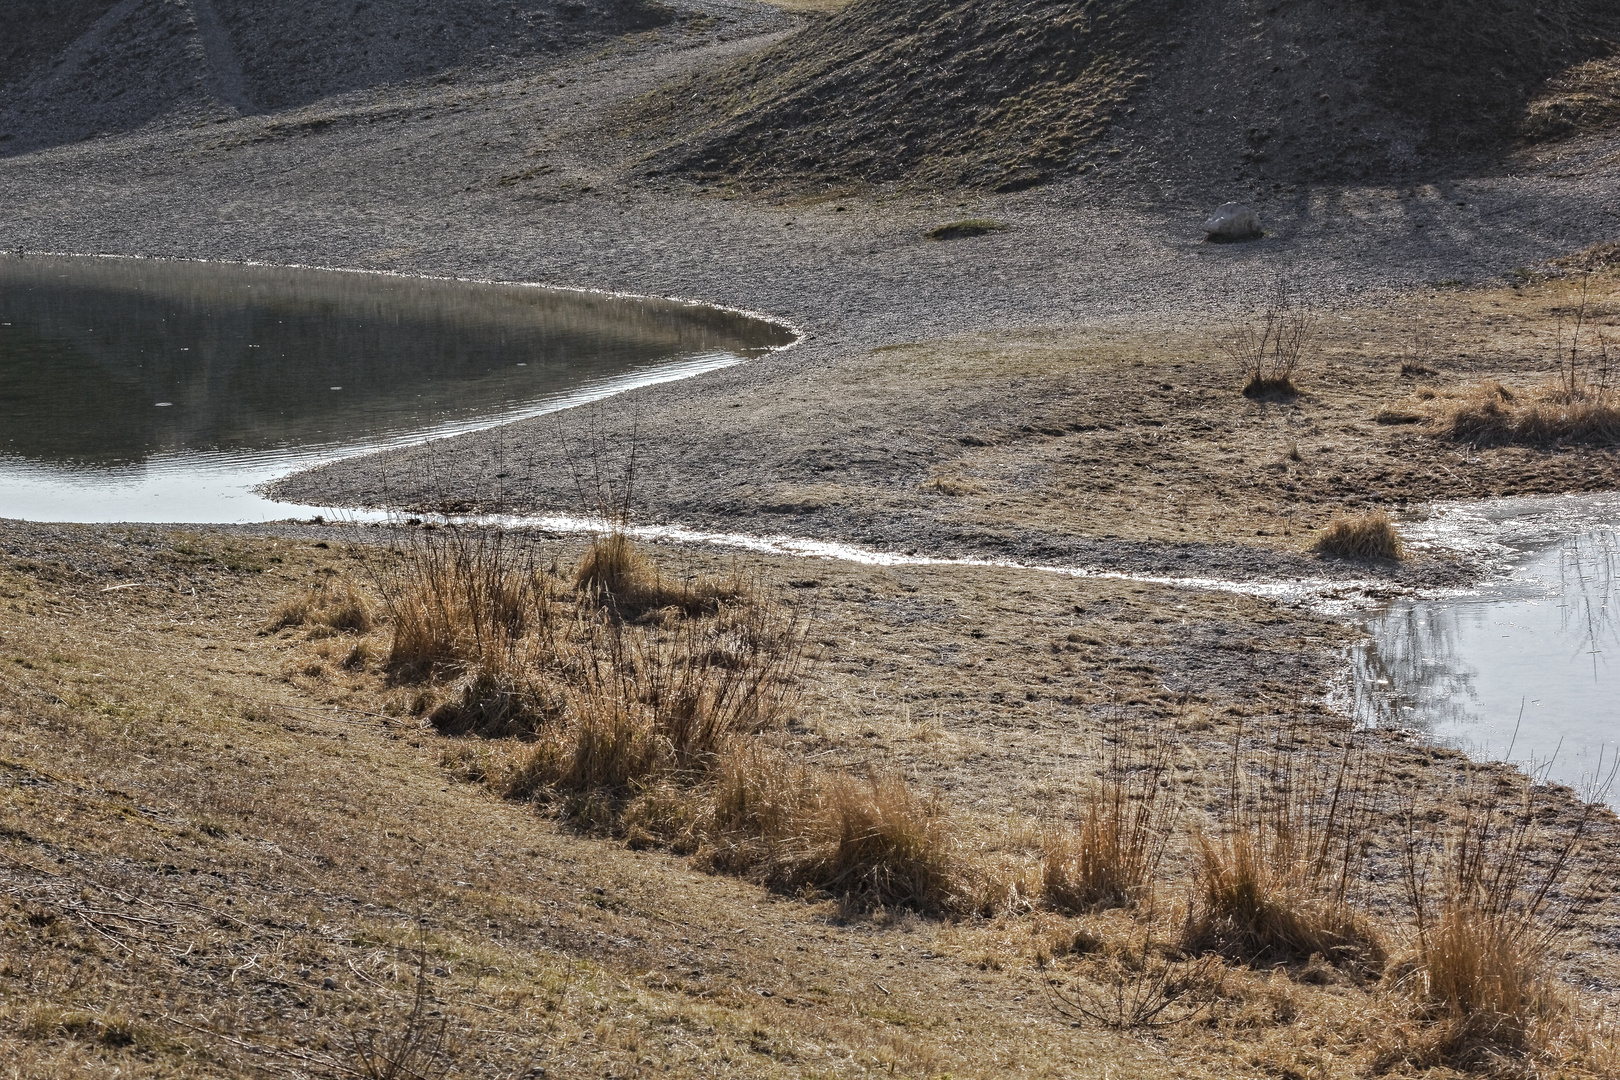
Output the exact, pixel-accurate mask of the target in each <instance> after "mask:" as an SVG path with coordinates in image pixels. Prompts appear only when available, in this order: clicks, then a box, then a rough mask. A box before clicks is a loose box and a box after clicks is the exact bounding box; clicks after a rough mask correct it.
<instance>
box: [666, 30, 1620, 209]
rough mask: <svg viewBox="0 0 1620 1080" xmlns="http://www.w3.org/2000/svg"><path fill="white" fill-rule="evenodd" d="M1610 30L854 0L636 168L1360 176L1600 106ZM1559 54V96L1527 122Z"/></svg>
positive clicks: (733, 85) (840, 180)
mask: <svg viewBox="0 0 1620 1080" xmlns="http://www.w3.org/2000/svg"><path fill="white" fill-rule="evenodd" d="M1617 41H1620V10H1617V9H1616V8H1615V5H1613V4H1612V3H1609V2H1607V0H1550V2H1535V0H1449V2H1448V0H1441V2H1438V3H1437V2H1433V0H1283V2H1281V3H1278V2H1276V0H955V2H947V3H939V2H937V0H856V2H855V3H854V4H852V5H851V6H850V7H849V8H847V9H845V10H844V11H842V12H840V13H839V14H837V15H834V16H831V17H829V18H826V19H824V20H821V21H819V22H817V23H815V24H813V25H812V26H810V27H809V28H807V29H806V30H804V31H803V32H801V33H799V34H797V35H795V36H793V37H791V38H789V39H787V40H786V41H783V42H780V43H778V44H777V45H775V46H773V47H772V48H770V49H768V50H766V51H765V52H762V53H760V54H757V55H756V56H754V57H752V58H750V59H748V60H747V61H744V62H742V63H740V64H738V65H736V66H734V67H732V68H731V69H729V70H727V71H724V72H722V73H720V74H719V75H718V76H716V75H714V74H705V75H702V76H697V77H694V78H692V79H690V80H688V81H686V82H683V83H680V84H677V85H675V86H672V87H669V88H666V89H665V90H663V91H661V92H660V93H658V94H656V95H654V96H652V97H651V98H649V99H646V100H645V101H643V102H642V103H641V105H640V111H639V114H638V117H637V119H638V121H639V122H640V123H642V124H643V125H645V126H646V127H647V128H648V129H649V130H650V131H652V132H654V133H656V134H657V136H658V137H660V138H661V139H662V141H663V146H662V148H661V149H659V150H658V151H656V152H655V153H654V154H653V155H652V156H651V158H650V160H649V163H648V165H647V166H646V168H647V169H648V171H650V172H665V171H668V172H678V173H684V174H687V175H690V176H692V177H694V178H696V179H698V180H699V181H701V182H709V183H728V184H735V185H738V186H741V187H743V188H745V189H754V190H759V189H771V188H779V187H788V188H794V187H798V188H802V187H804V186H807V185H835V186H836V185H844V184H850V183H885V182H893V181H902V182H907V183H913V184H922V185H934V184H941V183H943V184H967V185H974V186H986V187H994V188H998V189H1003V190H1006V189H1013V188H1018V187H1024V186H1028V185H1030V184H1033V183H1038V182H1040V181H1042V180H1045V179H1048V178H1050V177H1052V176H1054V175H1057V174H1060V173H1064V172H1082V171H1086V170H1088V169H1093V168H1102V169H1106V170H1109V171H1122V170H1123V171H1127V172H1129V173H1131V174H1133V175H1137V176H1141V177H1144V178H1148V179H1165V180H1172V181H1174V180H1180V179H1191V180H1198V179H1204V180H1207V179H1212V178H1228V177H1233V176H1239V177H1244V178H1247V179H1249V180H1251V181H1257V182H1265V181H1274V182H1279V183H1294V182H1300V181H1335V180H1350V181H1358V180H1365V179H1371V178H1376V177H1387V176H1409V175H1419V174H1424V173H1434V172H1436V171H1444V170H1446V169H1450V168H1455V167H1457V166H1459V165H1466V166H1467V167H1469V168H1473V167H1477V166H1478V165H1479V164H1480V163H1481V161H1482V160H1485V159H1488V158H1490V157H1491V156H1493V155H1499V154H1501V153H1502V152H1503V151H1505V150H1507V149H1509V148H1511V147H1512V146H1513V145H1514V144H1515V143H1516V141H1518V140H1519V139H1521V138H1522V137H1524V136H1525V135H1526V134H1527V133H1533V134H1536V135H1539V136H1544V137H1545V136H1558V135H1563V134H1568V133H1570V132H1571V131H1573V130H1576V129H1578V128H1579V127H1580V126H1581V125H1582V124H1583V123H1587V122H1603V119H1604V116H1605V115H1607V114H1605V113H1604V111H1603V109H1601V108H1597V107H1594V106H1593V105H1592V102H1591V98H1592V92H1591V88H1590V86H1589V85H1588V84H1589V83H1590V82H1591V81H1592V77H1591V73H1592V72H1593V71H1596V73H1597V77H1598V81H1599V82H1600V83H1602V85H1603V86H1612V82H1604V72H1608V71H1609V70H1610V69H1609V68H1606V67H1604V66H1603V65H1602V63H1601V61H1600V59H1599V58H1602V57H1605V56H1607V55H1609V54H1610V53H1612V52H1613V51H1614V48H1615V43H1616V42H1617ZM1595 60H1597V61H1599V62H1598V65H1597V67H1596V68H1595V69H1594V68H1592V67H1591V62H1593V61H1595ZM1583 64H1586V65H1588V66H1587V67H1586V68H1582V67H1581V65H1583ZM1572 71H1585V72H1587V73H1588V74H1587V77H1586V78H1585V80H1584V82H1583V81H1580V80H1577V82H1578V83H1579V86H1578V87H1577V89H1576V90H1575V91H1573V92H1572V93H1574V94H1576V95H1577V97H1579V95H1581V94H1585V97H1580V98H1579V100H1578V101H1576V103H1575V107H1574V109H1573V112H1572V111H1571V109H1570V108H1567V107H1556V106H1555V107H1553V108H1552V112H1553V113H1555V114H1557V117H1561V118H1563V119H1555V122H1552V123H1546V122H1536V123H1527V118H1529V116H1530V114H1532V113H1537V109H1536V107H1535V106H1537V99H1538V96H1543V95H1546V94H1548V93H1552V94H1553V95H1554V96H1557V95H1558V94H1559V93H1563V96H1564V97H1566V98H1567V97H1569V96H1570V93H1567V92H1561V91H1559V90H1558V87H1559V86H1560V85H1561V84H1560V83H1559V82H1558V80H1559V79H1560V78H1563V79H1565V80H1567V79H1568V78H1569V75H1568V74H1567V73H1569V72H1572ZM1605 92H1607V91H1604V90H1601V89H1600V90H1599V91H1598V97H1600V98H1601V97H1602V95H1603V93H1605ZM1560 108H1562V111H1560ZM1546 112H1548V106H1547V105H1546V103H1545V102H1541V103H1540V112H1539V113H1537V115H1540V114H1541V113H1546ZM1570 116H1574V119H1573V120H1570V119H1568V118H1569V117H1570Z"/></svg>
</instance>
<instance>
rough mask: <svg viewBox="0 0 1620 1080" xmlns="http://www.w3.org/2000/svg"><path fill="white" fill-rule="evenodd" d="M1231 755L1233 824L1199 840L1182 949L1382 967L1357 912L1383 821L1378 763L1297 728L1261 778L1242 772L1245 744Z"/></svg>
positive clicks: (1377, 943)
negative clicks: (1370, 837) (1374, 832)
mask: <svg viewBox="0 0 1620 1080" xmlns="http://www.w3.org/2000/svg"><path fill="white" fill-rule="evenodd" d="M1233 755H1234V756H1233V763H1232V767H1231V773H1230V776H1229V779H1228V792H1227V798H1228V801H1229V803H1230V805H1231V806H1232V807H1233V815H1232V819H1231V821H1230V824H1229V826H1228V828H1227V829H1226V830H1225V832H1224V834H1223V835H1221V836H1214V837H1212V836H1209V835H1207V834H1200V835H1199V836H1198V837H1197V852H1198V879H1197V885H1196V888H1195V890H1194V893H1193V896H1192V899H1191V903H1190V905H1189V907H1188V911H1187V918H1186V923H1185V925H1184V927H1183V928H1182V933H1181V945H1182V947H1183V948H1185V949H1187V950H1188V951H1189V952H1194V953H1205V952H1215V953H1219V954H1221V955H1224V956H1227V957H1230V958H1232V959H1236V960H1241V961H1244V962H1256V961H1267V962H1274V963H1303V962H1306V961H1308V960H1309V959H1310V958H1311V957H1313V956H1320V957H1323V958H1325V959H1326V960H1328V961H1329V962H1331V963H1334V964H1337V965H1347V966H1352V967H1356V968H1360V969H1366V970H1374V969H1377V968H1378V967H1379V966H1381V965H1382V963H1383V962H1384V960H1385V958H1386V953H1385V948H1384V945H1383V943H1382V938H1381V935H1380V934H1379V933H1378V932H1377V930H1375V929H1374V927H1373V926H1372V925H1371V923H1370V922H1369V921H1368V920H1367V919H1366V918H1365V916H1363V915H1362V914H1361V913H1360V912H1359V911H1358V910H1357V908H1356V906H1355V904H1354V903H1353V902H1352V901H1353V896H1352V889H1353V887H1354V886H1355V884H1356V882H1357V881H1358V877H1359V870H1360V864H1361V861H1362V859H1363V858H1364V854H1365V840H1366V836H1367V831H1368V829H1369V828H1370V826H1371V822H1372V819H1373V817H1374V816H1375V807H1374V805H1373V801H1372V795H1371V792H1372V791H1373V790H1374V789H1375V788H1376V784H1375V782H1374V773H1375V772H1376V768H1377V765H1376V763H1375V762H1374V761H1373V760H1372V759H1371V758H1370V757H1369V756H1368V755H1366V754H1365V753H1363V752H1362V751H1361V750H1360V748H1359V747H1358V746H1357V745H1356V743H1355V742H1354V740H1352V739H1350V738H1348V737H1346V738H1344V739H1343V740H1342V746H1341V747H1339V748H1334V747H1333V746H1332V745H1331V744H1327V745H1322V744H1321V743H1319V742H1317V741H1315V740H1314V739H1310V738H1306V737H1304V736H1303V735H1302V734H1301V733H1299V732H1296V731H1290V730H1285V731H1284V732H1282V733H1281V734H1280V735H1279V736H1278V737H1277V740H1276V742H1275V743H1274V744H1273V748H1272V751H1271V753H1270V756H1269V760H1267V761H1266V762H1264V763H1263V765H1262V766H1261V768H1260V771H1259V773H1258V775H1247V774H1246V772H1245V770H1244V769H1242V768H1240V766H1239V762H1238V759H1237V751H1236V747H1235V745H1234V751H1233Z"/></svg>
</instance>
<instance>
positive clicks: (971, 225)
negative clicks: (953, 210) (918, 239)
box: [923, 218, 1007, 240]
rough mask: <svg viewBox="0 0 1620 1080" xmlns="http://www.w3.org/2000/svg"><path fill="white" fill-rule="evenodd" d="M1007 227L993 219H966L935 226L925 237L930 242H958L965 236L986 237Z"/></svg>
mask: <svg viewBox="0 0 1620 1080" xmlns="http://www.w3.org/2000/svg"><path fill="white" fill-rule="evenodd" d="M1006 227H1007V226H1006V224H1005V223H1004V222H1000V221H996V220H994V219H993V218H966V219H964V220H962V221H948V222H946V223H945V224H943V225H935V226H934V227H933V228H932V229H929V230H928V231H927V232H926V233H924V234H923V235H925V236H927V237H928V239H930V240H957V239H960V238H962V237H965V236H984V235H985V234H986V233H993V232H1001V231H1002V230H1003V229H1005V228H1006Z"/></svg>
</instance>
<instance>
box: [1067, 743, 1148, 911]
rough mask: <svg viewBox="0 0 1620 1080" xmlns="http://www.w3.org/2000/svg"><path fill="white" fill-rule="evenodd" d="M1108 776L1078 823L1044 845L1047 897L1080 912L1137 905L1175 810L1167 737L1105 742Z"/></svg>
mask: <svg viewBox="0 0 1620 1080" xmlns="http://www.w3.org/2000/svg"><path fill="white" fill-rule="evenodd" d="M1101 741H1102V743H1103V745H1102V746H1101V747H1099V749H1101V750H1102V754H1101V755H1100V756H1101V757H1102V758H1103V768H1102V775H1101V776H1100V777H1099V778H1098V780H1097V782H1096V784H1095V786H1094V787H1093V789H1092V790H1091V791H1090V792H1089V793H1087V795H1086V797H1085V799H1084V801H1083V802H1082V804H1081V808H1080V813H1079V821H1078V823H1077V824H1076V825H1074V826H1073V827H1069V828H1055V827H1054V828H1049V829H1048V830H1047V832H1046V835H1045V837H1044V838H1043V842H1042V847H1043V854H1042V859H1041V898H1042V900H1044V901H1045V903H1046V904H1047V905H1049V906H1050V907H1053V908H1055V909H1057V910H1059V911H1065V912H1070V913H1076V914H1078V913H1081V912H1086V911H1094V910H1097V909H1099V908H1105V907H1123V906H1126V905H1129V904H1132V903H1134V902H1136V901H1137V900H1138V899H1140V898H1141V897H1142V896H1143V895H1144V894H1145V893H1146V892H1147V891H1148V890H1149V889H1150V888H1151V887H1152V881H1153V875H1154V873H1155V871H1156V870H1157V868H1158V865H1159V861H1160V859H1161V858H1162V856H1163V854H1164V847H1165V843H1166V842H1167V840H1168V838H1169V835H1170V829H1171V825H1172V823H1173V821H1172V819H1173V817H1174V808H1173V806H1172V805H1171V803H1170V797H1169V795H1168V794H1167V792H1166V787H1167V784H1166V777H1167V774H1168V772H1169V768H1170V744H1169V743H1168V742H1167V741H1166V740H1165V739H1164V738H1163V736H1162V733H1160V732H1158V731H1156V730H1150V731H1148V732H1145V733H1134V732H1128V731H1125V730H1124V728H1123V726H1122V725H1121V726H1116V728H1115V729H1114V730H1113V731H1111V732H1110V733H1109V735H1108V736H1106V737H1105V738H1104V739H1103V740H1101Z"/></svg>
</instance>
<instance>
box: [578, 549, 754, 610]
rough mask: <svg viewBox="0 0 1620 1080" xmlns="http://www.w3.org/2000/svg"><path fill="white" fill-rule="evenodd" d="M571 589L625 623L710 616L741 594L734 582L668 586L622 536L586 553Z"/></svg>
mask: <svg viewBox="0 0 1620 1080" xmlns="http://www.w3.org/2000/svg"><path fill="white" fill-rule="evenodd" d="M574 587H575V588H576V589H577V590H579V591H580V592H581V593H583V594H585V595H588V596H590V597H592V598H594V599H596V600H597V601H598V602H599V603H601V604H602V605H603V606H605V607H608V608H610V609H612V610H613V611H614V612H615V613H616V614H618V615H620V616H622V617H626V618H640V617H644V616H646V615H647V614H648V613H649V612H655V611H661V610H664V609H670V608H674V609H678V610H679V611H680V612H682V613H685V614H688V615H695V614H700V613H712V612H714V611H716V610H717V609H718V606H719V604H720V603H721V602H722V601H726V600H738V599H740V598H741V597H742V593H743V592H744V591H745V590H744V587H743V585H742V583H740V582H738V581H735V580H733V581H726V580H723V579H716V578H706V579H702V580H698V581H695V582H694V581H670V580H667V579H665V578H664V576H663V575H662V574H661V573H660V572H659V570H658V567H657V565H656V564H654V563H653V562H652V560H650V559H648V558H647V557H646V556H645V555H643V554H642V553H641V551H640V549H638V548H637V547H636V546H635V544H634V542H632V541H631V539H630V538H629V537H628V536H627V535H625V533H624V532H623V531H622V530H614V531H613V532H610V533H608V534H606V535H604V536H600V537H597V538H596V539H595V540H593V541H592V542H591V545H590V546H589V547H588V548H586V549H585V554H584V555H583V556H581V557H580V560H579V563H578V564H577V565H576V566H575V568H574Z"/></svg>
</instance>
